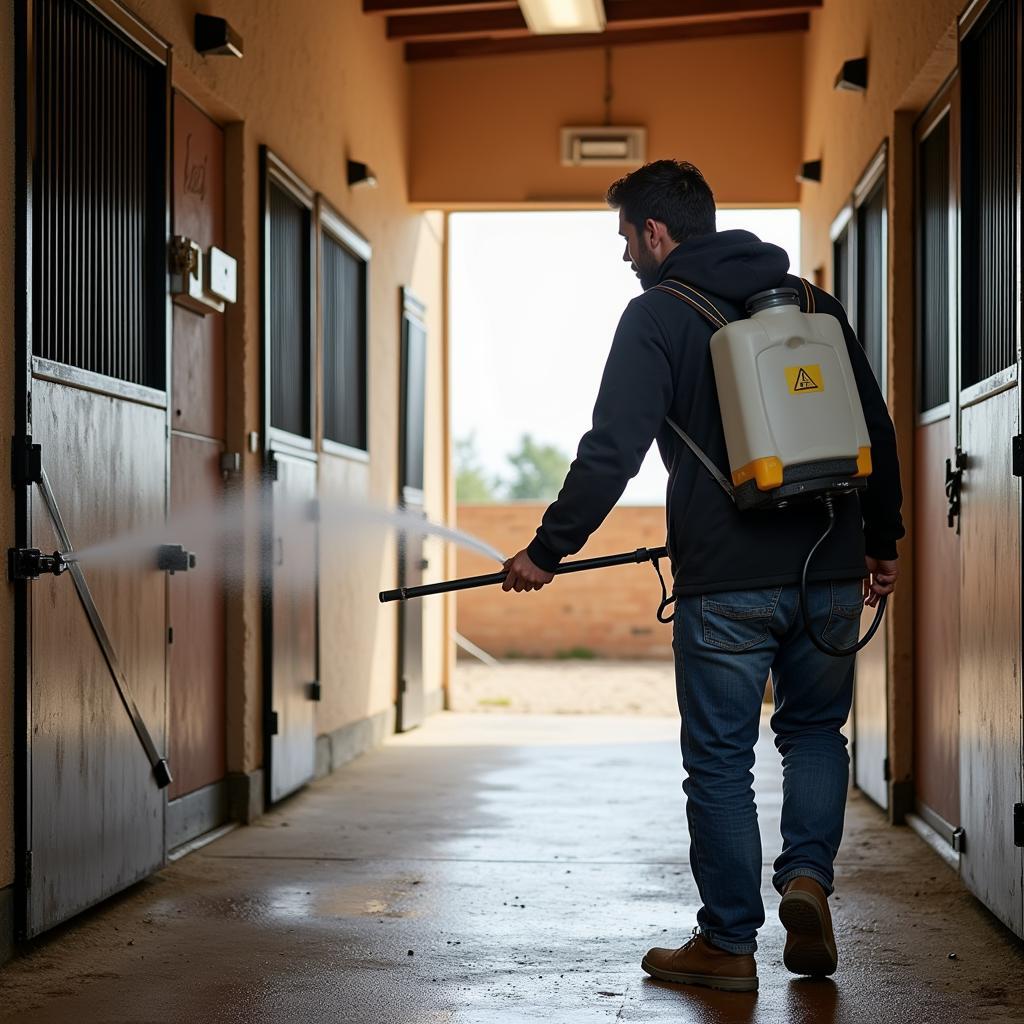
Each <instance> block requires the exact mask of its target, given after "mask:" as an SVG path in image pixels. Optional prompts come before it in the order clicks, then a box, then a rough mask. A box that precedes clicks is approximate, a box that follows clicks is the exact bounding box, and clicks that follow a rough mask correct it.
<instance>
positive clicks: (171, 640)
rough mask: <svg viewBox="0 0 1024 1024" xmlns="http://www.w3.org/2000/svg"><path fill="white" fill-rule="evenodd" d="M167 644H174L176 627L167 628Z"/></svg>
mask: <svg viewBox="0 0 1024 1024" xmlns="http://www.w3.org/2000/svg"><path fill="white" fill-rule="evenodd" d="M167 642H168V644H173V643H174V627H173V626H168V627H167Z"/></svg>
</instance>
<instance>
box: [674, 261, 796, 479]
mask: <svg viewBox="0 0 1024 1024" xmlns="http://www.w3.org/2000/svg"><path fill="white" fill-rule="evenodd" d="M800 283H801V284H802V285H803V291H804V295H803V301H802V302H801V308H802V309H803V311H804V312H805V313H813V312H814V292H813V291H812V290H811V285H810V282H808V280H807V279H806V278H804V277H801V278H800ZM654 287H655V288H657V290H658V291H660V292H667V293H668V294H669V295H674V296H675V297H676V298H677V299H681V300H682V301H683V302H685V303H686V304H687V305H689V306H691V307H693V309H695V310H697V312H698V313H700V314H701V316H703V317H704V319H705V320H707V321H708V322H709V323H710V324H711V326H712V327H713V328H714V329H715V330H716V331H717V330H718V329H719V328H721V327H725V326H726V324H728V323H729V318H728V317H727V316H726V315H725V314H724V313H723V312H722V311H721V310H720V309H719V308H718V307H717V306H716V305H715V304H714V303H713V302H712V301H711V300H710V299H709V298H708V297H707V296H706V295H705V294H704V293H703V292H700V291H698V290H697V289H696V288H694V287H693V286H692V285H688V284H687V283H686V282H685V281H678V280H676V279H675V278H671V277H670V278H666V279H665V280H664V281H662V282H661V284H657V285H655V286H654ZM665 422H666V423H668V425H669V426H670V427H671V428H672V429H673V430H674V431H675V432H676V433H677V434H678V435H679V437H680V438H681V440H682V442H683V444H685V445H686V447H687V448H689V449H690V451H691V452H693V455H694V458H696V459H697V461H698V462H699V463H700V464H701V465H702V466H703V467H704V468H705V469H706V470H707V471H708V473H710V474H711V477H712V478H713V479H714V481H715V483H717V484H718V486H719V487H721V488H722V490H723V491H725V493H726V494H727V495H728V496H729V497H730V498H735V496H736V492H735V489H734V487H733V485H732V484H731V483H730V482H729V480H727V479H726V476H725V474H724V473H723V472H722V471H721V470H720V469H719V468H718V467H717V466H716V465H715V464H714V462H712V461H711V456H710V455H708V453H707V452H705V451H704V449H703V448H701V446H700V445H699V444H697V442H696V441H694V439H693V438H692V437H690V435H689V434H688V433H686V431H685V430H683V428H682V427H681V426H679V424H678V423H676V421H675V420H674V419H672V417H671V416H666V417H665Z"/></svg>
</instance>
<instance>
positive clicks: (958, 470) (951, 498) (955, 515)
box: [946, 448, 967, 533]
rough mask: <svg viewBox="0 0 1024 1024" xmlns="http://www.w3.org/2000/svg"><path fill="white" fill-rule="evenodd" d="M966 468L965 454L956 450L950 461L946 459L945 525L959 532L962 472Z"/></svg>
mask: <svg viewBox="0 0 1024 1024" xmlns="http://www.w3.org/2000/svg"><path fill="white" fill-rule="evenodd" d="M966 468H967V453H966V452H964V451H962V450H961V449H960V448H957V449H956V452H955V453H954V455H953V458H952V459H946V502H947V508H946V525H947V526H948V527H949V528H950V529H951V530H952V529H953V528H954V527H955V528H956V532H957V533H959V532H960V492H961V490H962V488H963V478H964V470H965V469H966Z"/></svg>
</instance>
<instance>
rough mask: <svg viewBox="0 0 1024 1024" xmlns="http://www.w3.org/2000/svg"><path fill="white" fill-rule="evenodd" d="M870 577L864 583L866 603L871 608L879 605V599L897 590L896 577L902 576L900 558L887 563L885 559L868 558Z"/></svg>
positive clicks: (866, 560)
mask: <svg viewBox="0 0 1024 1024" xmlns="http://www.w3.org/2000/svg"><path fill="white" fill-rule="evenodd" d="M864 561H865V562H866V563H867V567H868V572H869V573H870V575H869V576H868V578H867V579H866V580H865V581H864V603H865V604H866V605H867V606H868V607H869V608H874V607H875V605H877V604H878V600H879V598H881V597H883V596H886V595H888V594H891V593H892V592H893V590H895V589H896V577H897V576H899V574H900V562H899V559H898V558H894V559H893V560H892V561H887V560H886V559H884V558H871V557H870V556H868V557H866V558H865V559H864Z"/></svg>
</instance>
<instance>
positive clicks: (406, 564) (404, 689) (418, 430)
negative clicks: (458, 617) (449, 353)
mask: <svg viewBox="0 0 1024 1024" xmlns="http://www.w3.org/2000/svg"><path fill="white" fill-rule="evenodd" d="M425 312H426V311H425V308H424V306H423V304H422V303H421V302H420V301H419V300H418V299H416V298H414V297H413V296H412V295H411V294H410V293H409V292H408V291H406V290H404V289H403V291H402V407H401V425H400V430H399V438H400V445H401V450H400V452H399V473H400V481H399V483H400V492H399V494H400V500H401V503H402V507H403V508H404V509H405V510H406V511H408V512H411V513H413V514H414V515H418V516H423V515H425V514H426V513H425V512H424V508H423V452H424V439H423V433H424V429H425V426H426V415H425V413H426V395H427V384H426V373H427V329H426V325H425V323H424V319H423V318H424V314H425ZM426 567H427V564H426V561H425V560H424V557H423V535H422V534H418V533H413V532H411V531H405V532H403V533H402V536H401V537H400V538H399V556H398V585H399V586H400V587H415V586H417V585H419V584H420V583H422V582H423V570H424V569H425V568H426ZM399 630H400V634H399V670H398V729H399V731H402V730H405V729H411V728H413V727H414V726H417V725H419V724H420V723H421V722H422V721H423V717H424V709H423V692H424V691H423V607H422V602H421V601H403V602H402V603H401V606H400V608H399Z"/></svg>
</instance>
